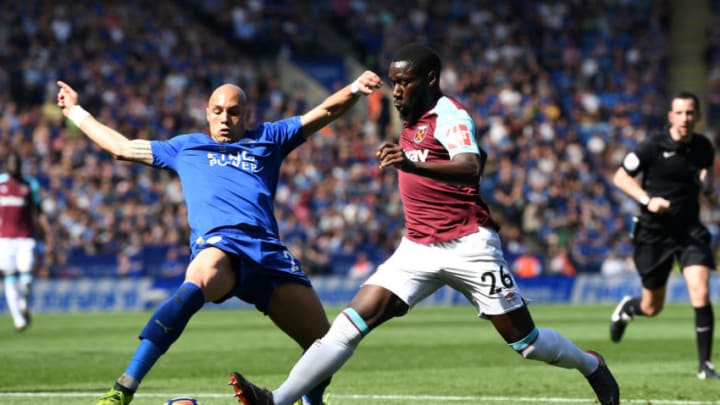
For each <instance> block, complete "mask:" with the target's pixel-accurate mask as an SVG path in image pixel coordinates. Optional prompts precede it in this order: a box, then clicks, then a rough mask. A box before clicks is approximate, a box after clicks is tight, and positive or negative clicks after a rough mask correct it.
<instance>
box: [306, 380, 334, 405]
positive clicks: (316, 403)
mask: <svg viewBox="0 0 720 405" xmlns="http://www.w3.org/2000/svg"><path fill="white" fill-rule="evenodd" d="M328 385H330V379H329V378H328V379H327V380H325V381H323V382H321V383H320V384H318V385H317V386H316V387H315V388H313V389H311V390H310V392H308V393H307V394H305V395H303V401H304V402H305V403H308V404H310V405H322V404H323V395H324V394H325V388H327V386H328Z"/></svg>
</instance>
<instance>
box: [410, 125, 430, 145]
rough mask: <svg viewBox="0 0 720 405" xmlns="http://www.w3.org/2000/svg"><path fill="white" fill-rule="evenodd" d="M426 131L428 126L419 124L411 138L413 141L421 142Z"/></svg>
mask: <svg viewBox="0 0 720 405" xmlns="http://www.w3.org/2000/svg"><path fill="white" fill-rule="evenodd" d="M427 132H428V126H427V125H420V126H419V127H418V128H417V129H416V130H415V136H414V137H413V140H414V141H415V143H420V142H422V141H423V139H425V135H427Z"/></svg>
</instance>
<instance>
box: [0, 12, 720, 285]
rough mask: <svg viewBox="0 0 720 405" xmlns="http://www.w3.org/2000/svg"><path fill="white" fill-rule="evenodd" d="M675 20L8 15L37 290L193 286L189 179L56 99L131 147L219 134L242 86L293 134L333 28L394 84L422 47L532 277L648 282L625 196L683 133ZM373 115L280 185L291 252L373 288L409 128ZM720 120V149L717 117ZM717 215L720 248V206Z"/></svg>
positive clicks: (393, 239)
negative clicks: (673, 92)
mask: <svg viewBox="0 0 720 405" xmlns="http://www.w3.org/2000/svg"><path fill="white" fill-rule="evenodd" d="M581 3H582V4H581ZM668 13H669V11H668V4H667V2H666V1H604V2H576V1H571V2H556V1H530V0H524V1H523V0H518V1H511V2H506V1H496V0H485V1H479V2H467V1H459V0H449V1H444V2H430V1H406V0H397V1H393V2H384V1H371V0H329V1H325V2H306V1H300V2H297V1H289V0H247V1H243V2H236V1H230V0H205V1H200V0H197V1H191V0H186V1H179V2H174V3H161V2H150V1H129V2H115V1H112V2H48V1H42V0H27V1H24V2H2V4H0V88H2V89H6V90H5V91H3V92H0V140H2V141H3V142H4V143H6V144H10V145H12V146H13V147H15V148H17V149H18V150H19V152H20V153H21V155H22V156H23V163H24V167H25V169H26V174H28V175H32V176H36V177H37V178H38V179H39V180H40V183H41V186H42V196H43V201H44V203H43V207H44V210H45V212H46V213H47V214H48V216H49V218H50V220H51V224H52V227H53V235H50V236H52V237H50V238H48V239H47V243H45V244H44V245H43V249H42V260H41V267H40V269H39V273H40V275H41V276H45V277H76V276H80V275H108V272H113V273H114V274H118V275H121V276H140V275H147V274H151V275H155V276H164V277H178V276H181V274H182V272H183V269H184V266H183V265H184V263H185V262H186V260H187V254H188V251H187V243H188V237H189V232H188V225H187V221H186V212H185V207H184V205H183V203H182V190H181V188H180V184H179V182H178V181H177V179H176V178H175V177H174V176H173V175H172V174H171V173H169V172H165V171H160V170H155V169H149V168H146V167H142V166H139V165H131V164H128V163H124V162H117V161H114V160H113V159H112V158H111V157H110V156H109V155H108V154H106V153H104V152H102V151H100V150H99V149H98V148H97V147H95V146H94V145H93V144H92V143H91V142H89V141H87V140H86V139H85V138H84V137H83V136H82V135H81V134H79V133H78V131H77V129H76V128H74V127H73V126H72V124H70V123H68V122H67V121H66V120H64V119H63V117H62V116H61V114H60V111H59V110H58V108H57V107H56V105H55V102H56V100H55V94H56V85H55V81H56V80H58V79H62V80H64V81H66V82H68V83H70V84H71V85H73V86H75V88H76V89H77V90H78V92H79V93H80V97H81V98H80V102H81V103H82V104H83V106H84V107H85V108H86V109H87V110H88V111H90V112H92V113H93V114H94V115H95V116H96V117H98V118H99V119H100V120H101V121H103V122H104V123H106V124H108V125H109V126H111V127H113V128H117V129H118V130H120V132H122V133H124V134H125V135H126V136H128V137H129V138H142V139H167V138H169V137H171V136H173V135H175V134H178V133H183V132H195V131H202V130H204V128H205V127H206V123H205V112H204V109H205V105H206V102H207V98H208V96H209V94H210V92H211V91H212V89H213V88H214V87H216V86H217V85H219V84H221V83H224V82H232V83H236V84H238V85H240V86H241V87H243V88H244V89H245V90H246V92H247V93H248V96H249V98H250V99H251V101H252V103H253V111H254V120H255V122H256V123H259V122H262V121H267V120H275V119H279V118H282V117H286V116H290V115H294V114H298V113H302V112H304V111H305V109H306V108H308V107H309V106H308V105H307V101H306V95H305V94H304V93H303V92H302V91H297V90H295V89H294V90H288V89H283V88H281V87H280V84H279V83H280V81H279V78H278V72H277V70H276V69H275V67H274V66H275V65H274V63H273V60H274V59H273V58H274V57H276V56H277V55H305V56H313V55H322V54H323V53H324V52H328V53H331V52H332V50H331V49H328V48H326V47H323V42H324V41H326V39H323V38H322V36H321V35H319V33H318V31H317V24H318V21H324V22H328V21H329V23H328V24H331V25H332V28H333V29H335V30H336V31H337V32H338V36H339V38H341V39H342V40H344V41H347V42H348V43H349V44H351V49H352V51H353V52H354V56H355V57H356V59H357V60H358V61H359V62H360V64H361V65H363V66H367V67H369V68H371V69H373V70H375V71H377V72H378V73H380V74H381V75H385V74H386V66H387V62H388V60H389V57H390V55H391V54H392V51H393V50H394V49H395V48H397V47H398V46H399V45H401V44H403V43H406V42H410V41H422V42H425V43H427V44H430V45H431V46H433V47H434V48H435V49H436V50H437V51H438V52H439V53H440V54H441V55H442V56H443V60H444V70H443V73H442V78H441V85H442V87H443V89H444V90H445V92H446V93H447V94H448V95H451V96H454V97H456V98H458V99H459V100H460V101H461V102H462V103H463V104H464V105H465V106H466V107H467V108H468V109H469V111H471V113H472V115H473V118H474V119H475V122H476V124H477V125H478V127H479V129H480V132H481V135H482V138H481V143H482V146H483V147H484V148H485V149H486V150H487V151H488V152H489V160H488V165H487V167H486V172H485V176H484V178H483V180H482V183H481V190H482V194H483V195H484V198H485V199H486V201H487V202H488V204H489V205H490V207H491V211H492V213H493V215H494V216H495V217H496V218H497V219H498V220H499V222H500V223H501V231H500V232H501V236H502V238H503V241H504V243H505V251H506V254H507V256H508V259H509V261H510V262H511V263H512V267H513V270H514V271H515V272H516V273H517V274H518V275H519V276H521V277H534V276H537V275H540V274H562V275H567V276H572V275H574V274H576V273H580V272H603V273H604V274H608V275H610V274H619V273H625V272H630V271H632V270H633V269H632V261H631V257H632V252H631V248H630V244H629V239H628V230H629V226H630V222H631V218H632V215H633V214H634V213H635V210H636V209H637V207H636V204H635V203H634V202H633V201H631V200H629V199H628V198H627V197H626V196H624V195H623V194H622V193H621V192H619V190H617V189H615V188H614V187H613V186H612V184H611V182H610V176H611V174H612V172H614V170H615V169H616V168H617V167H618V166H619V164H620V162H621V160H622V158H623V157H624V155H625V154H626V153H627V152H628V151H629V150H630V149H631V148H633V147H634V145H636V144H637V142H639V141H641V140H642V139H644V137H645V136H646V135H647V134H648V133H649V132H652V131H655V130H658V129H659V128H662V127H663V125H664V123H665V120H666V118H665V117H666V114H665V111H666V105H667V104H666V99H667V97H668V89H667V87H666V86H667V83H666V80H665V75H666V70H667V67H668V66H667V65H668V61H667V56H666V44H665V42H664V33H665V32H666V31H667V28H668V17H669V15H668ZM714 18H717V17H714ZM718 49H720V31H718V28H717V25H715V28H713V29H711V30H710V31H709V32H708V52H707V59H708V63H709V64H710V67H711V69H710V71H711V74H710V77H709V78H708V83H709V95H708V111H709V112H711V111H714V110H713V108H714V109H718V108H720V56H719V55H720V51H719V50H718ZM368 103H369V106H368V107H369V108H368V111H369V115H365V114H359V113H358V112H356V111H353V112H352V113H350V114H348V115H347V116H346V117H344V118H343V119H341V120H339V121H337V122H336V123H334V124H333V125H332V126H330V127H327V128H326V129H324V130H323V131H322V132H321V133H320V134H318V135H317V136H314V137H312V138H311V139H310V141H309V142H308V143H307V144H306V145H304V146H302V147H301V148H299V149H298V150H297V151H295V152H293V153H292V154H291V155H290V156H289V157H288V158H287V160H286V162H285V164H284V166H283V168H282V172H281V182H280V185H279V188H278V192H277V196H276V215H277V218H278V222H279V226H280V231H281V235H282V237H283V239H284V240H285V241H286V242H287V244H288V246H289V247H290V249H291V250H292V252H293V253H294V254H295V255H296V256H297V257H298V258H299V259H300V260H301V261H302V265H303V268H304V270H305V271H306V272H307V273H309V274H348V275H350V276H353V277H364V276H366V275H367V274H368V273H369V272H372V271H373V270H374V268H375V266H376V265H377V264H379V263H380V262H382V261H383V260H384V259H385V258H386V257H387V255H388V254H389V253H390V252H392V250H393V249H394V248H395V245H396V243H397V242H398V241H399V238H400V236H401V235H402V226H403V219H402V206H401V202H400V197H399V194H398V192H397V190H396V176H395V173H394V172H393V171H392V170H389V171H380V170H378V169H377V167H376V166H377V165H376V161H375V159H374V151H375V148H376V147H377V146H378V145H379V143H380V142H381V141H382V140H383V139H387V138H393V137H395V136H397V134H398V133H399V128H394V127H393V126H392V125H391V124H390V119H388V117H389V115H390V112H389V110H388V109H389V103H387V99H383V96H382V95H378V96H375V97H373V98H371V99H369V100H368ZM708 115H709V117H710V118H711V119H709V120H708V122H706V130H707V131H706V132H707V133H708V134H709V135H711V136H714V133H712V131H713V130H714V127H717V125H718V122H717V121H716V120H717V118H716V117H720V115H717V114H715V116H711V114H708ZM718 178H720V177H718ZM704 212H705V214H704V215H706V219H707V220H708V225H712V231H713V235H716V234H717V233H718V232H717V230H716V229H715V225H714V222H716V218H717V217H718V216H720V215H719V214H718V212H717V208H716V207H705V211H704Z"/></svg>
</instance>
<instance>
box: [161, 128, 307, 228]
mask: <svg viewBox="0 0 720 405" xmlns="http://www.w3.org/2000/svg"><path fill="white" fill-rule="evenodd" d="M304 141H305V137H304V136H303V133H302V126H301V124H300V117H297V116H296V117H292V118H288V119H284V120H280V121H277V122H272V123H269V122H266V123H263V124H262V125H260V126H258V127H256V128H254V129H251V130H248V131H246V132H245V135H244V137H243V138H242V139H240V140H239V141H237V142H234V143H219V142H216V141H215V140H214V139H212V138H211V137H210V136H209V135H207V134H204V133H192V134H183V135H178V136H175V137H173V138H171V139H170V140H167V141H152V142H151V143H150V145H151V148H152V154H153V166H154V167H159V168H163V169H170V170H173V171H175V172H176V173H177V174H178V176H179V177H180V182H181V184H182V190H183V195H184V197H185V203H186V205H187V209H188V217H189V218H188V222H189V224H190V228H191V231H192V235H193V237H198V236H203V235H206V234H207V233H208V232H210V231H211V230H213V229H217V228H220V227H226V226H233V225H238V224H247V225H252V226H256V227H259V228H261V229H264V230H265V231H267V232H268V233H270V234H273V235H276V236H277V235H278V226H277V221H276V220H275V216H274V213H273V206H274V203H273V200H274V198H275V190H276V188H277V183H278V176H279V173H280V165H281V164H282V161H283V159H284V158H285V156H287V154H288V153H290V152H291V151H292V150H294V149H295V148H296V147H298V146H299V145H301V144H302V143H303V142H304Z"/></svg>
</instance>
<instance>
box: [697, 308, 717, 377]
mask: <svg viewBox="0 0 720 405" xmlns="http://www.w3.org/2000/svg"><path fill="white" fill-rule="evenodd" d="M714 329H715V317H714V315H713V309H712V305H711V304H708V305H705V306H704V307H701V308H695V335H696V337H697V348H698V359H699V360H700V364H701V365H702V364H704V363H705V362H706V361H710V356H711V355H712V344H713V332H714Z"/></svg>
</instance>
